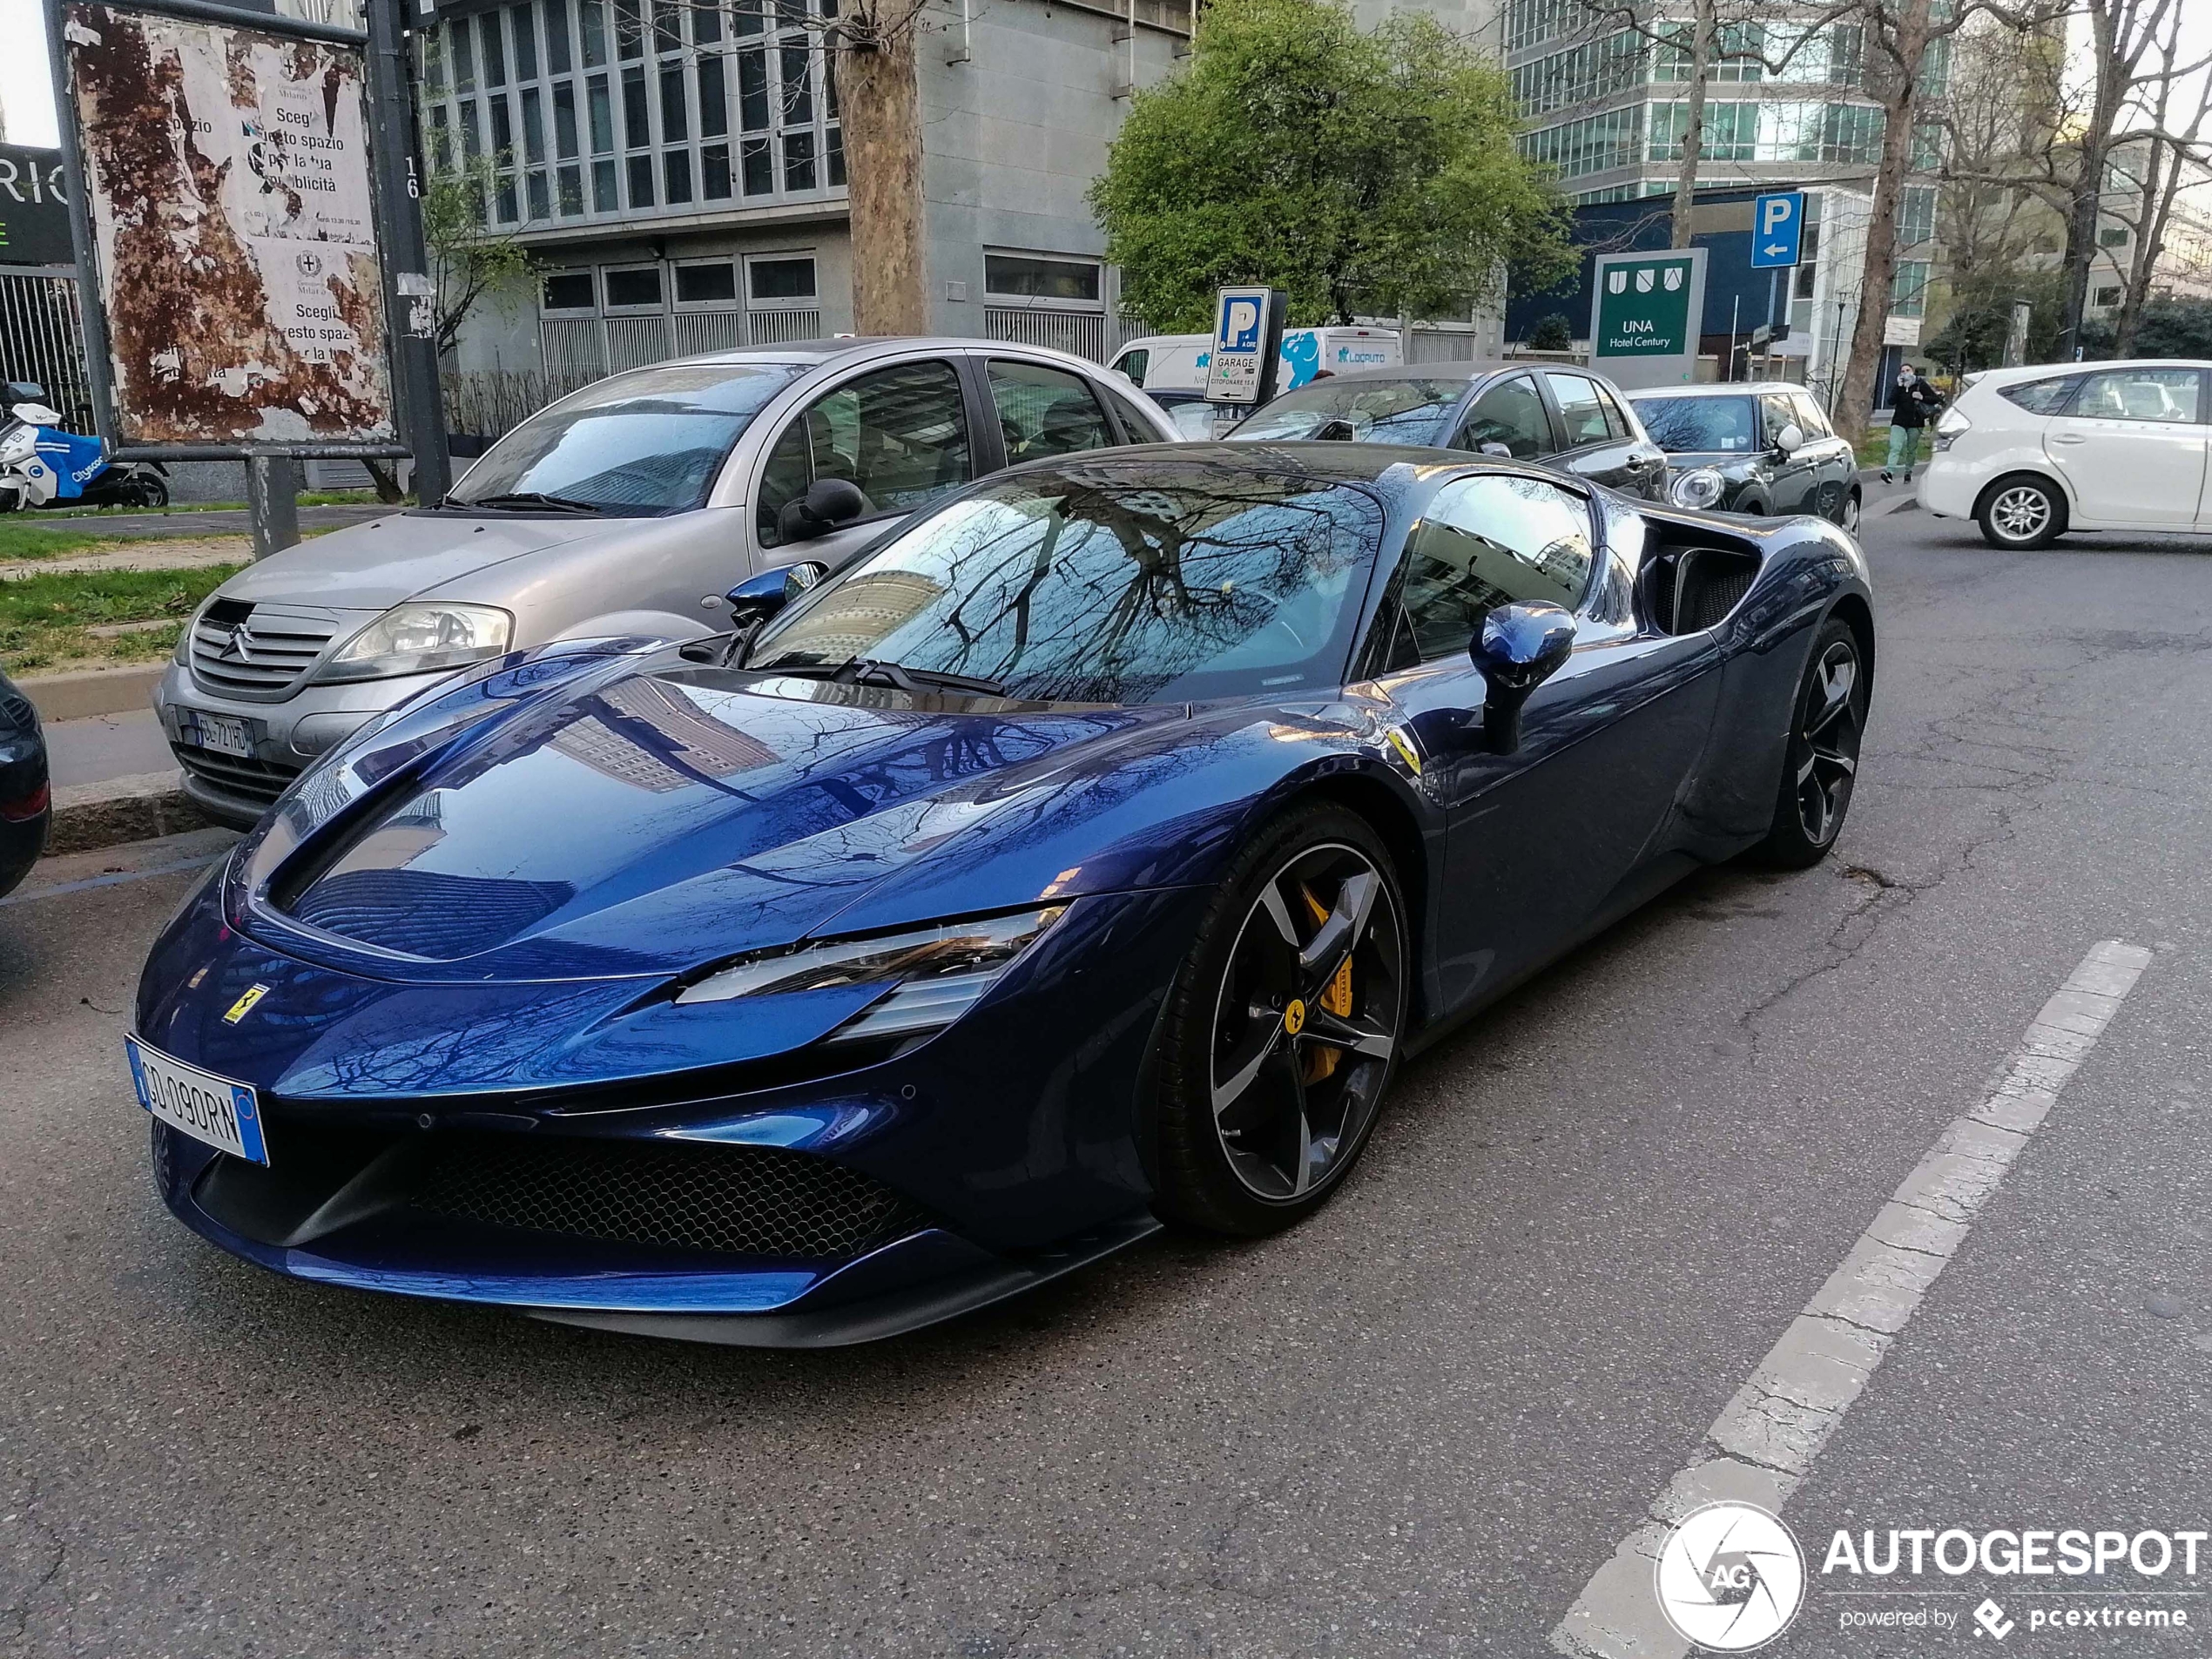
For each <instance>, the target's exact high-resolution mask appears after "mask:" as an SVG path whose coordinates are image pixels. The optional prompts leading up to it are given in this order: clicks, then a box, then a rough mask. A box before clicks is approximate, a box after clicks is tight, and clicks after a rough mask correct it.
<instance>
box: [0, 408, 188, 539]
mask: <svg viewBox="0 0 2212 1659" xmlns="http://www.w3.org/2000/svg"><path fill="white" fill-rule="evenodd" d="M45 395H46V388H44V387H43V386H40V385H39V384H38V383H37V381H0V404H4V405H5V407H6V408H7V411H8V415H7V418H6V420H5V421H0V512H15V511H17V510H19V509H24V508H29V507H47V506H54V505H59V504H66V505H71V506H81V507H108V506H115V507H166V506H167V505H168V504H169V483H168V469H166V468H165V467H164V466H162V464H161V463H160V462H158V461H156V462H143V461H133V462H125V463H124V464H123V465H122V466H119V467H115V466H110V465H109V464H108V460H107V446H106V445H105V444H104V443H103V442H101V441H100V440H99V439H98V438H88V437H86V436H84V435H83V434H81V433H77V432H66V431H64V430H63V429H62V426H61V419H62V416H61V411H60V410H58V409H55V408H49V407H48V406H47V405H46V403H45V402H44V398H45Z"/></svg>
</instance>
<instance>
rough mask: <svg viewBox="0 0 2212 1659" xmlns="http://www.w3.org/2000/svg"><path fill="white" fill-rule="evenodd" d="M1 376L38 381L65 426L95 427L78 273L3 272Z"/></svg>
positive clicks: (0, 288)
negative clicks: (86, 371) (86, 377)
mask: <svg viewBox="0 0 2212 1659" xmlns="http://www.w3.org/2000/svg"><path fill="white" fill-rule="evenodd" d="M0 378H4V379H7V380H11V381H37V382H38V383H39V384H40V385H41V386H43V387H44V388H46V401H47V402H48V403H49V404H50V405H51V406H52V407H53V408H56V409H57V410H59V411H60V413H61V416H62V424H63V425H64V427H67V428H71V429H72V430H75V431H78V432H90V431H91V429H92V393H91V388H90V387H89V386H87V385H86V384H85V381H84V325H83V323H82V322H81V321H80V320H79V319H78V312H77V280H76V279H75V278H74V277H70V276H57V275H54V274H52V273H48V272H29V271H10V272H5V273H0Z"/></svg>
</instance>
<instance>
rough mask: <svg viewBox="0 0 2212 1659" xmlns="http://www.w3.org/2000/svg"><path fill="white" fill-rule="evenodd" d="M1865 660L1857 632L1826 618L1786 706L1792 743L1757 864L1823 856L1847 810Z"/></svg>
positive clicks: (1804, 865) (1808, 862) (1861, 717)
mask: <svg viewBox="0 0 2212 1659" xmlns="http://www.w3.org/2000/svg"><path fill="white" fill-rule="evenodd" d="M1866 684H1867V682H1866V663H1865V653H1864V652H1863V651H1860V649H1859V644H1858V635H1857V634H1855V633H1853V632H1852V631H1851V628H1850V627H1849V625H1848V624H1844V623H1843V622H1840V621H1838V620H1837V619H1836V618H1835V617H1830V618H1829V619H1828V620H1827V621H1826V622H1825V623H1823V624H1821V628H1820V631H1819V632H1818V633H1817V635H1815V636H1814V637H1813V642H1812V656H1811V659H1810V660H1809V661H1808V662H1807V663H1806V664H1805V671H1804V678H1802V679H1800V680H1799V681H1798V682H1797V697H1796V698H1795V700H1794V701H1792V703H1791V705H1790V708H1791V712H1790V746H1789V749H1788V751H1787V752H1786V753H1785V755H1784V760H1783V765H1782V784H1781V787H1780V789H1779V791H1778V792H1777V795H1776V798H1775V804H1774V820H1773V822H1772V823H1771V824H1770V825H1769V826H1768V828H1767V833H1766V839H1765V840H1763V841H1761V842H1760V843H1759V844H1758V846H1756V847H1754V848H1753V849H1752V850H1751V856H1752V857H1753V859H1755V860H1757V862H1759V863H1761V864H1764V865H1767V866H1769V867H1771V868H1774V869H1780V870H1805V869H1810V868H1811V867H1813V866H1814V865H1816V864H1817V863H1819V862H1820V860H1823V859H1824V858H1826V857H1827V856H1828V854H1829V852H1830V851H1831V849H1832V848H1833V847H1834V846H1835V845H1836V837H1837V836H1838V834H1840V833H1842V831H1843V827H1844V816H1845V814H1847V813H1849V812H1850V811H1851V786H1852V785H1853V783H1854V781H1855V780H1856V779H1857V777H1858V749H1859V740H1860V738H1861V737H1862V736H1863V735H1864V733H1865V729H1866Z"/></svg>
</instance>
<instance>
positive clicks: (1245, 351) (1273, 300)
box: [1206, 287, 1288, 407]
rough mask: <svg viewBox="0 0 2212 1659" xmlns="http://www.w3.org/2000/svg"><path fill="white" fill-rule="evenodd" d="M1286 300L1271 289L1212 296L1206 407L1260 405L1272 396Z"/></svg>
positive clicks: (1229, 291)
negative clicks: (1211, 348)
mask: <svg viewBox="0 0 2212 1659" xmlns="http://www.w3.org/2000/svg"><path fill="white" fill-rule="evenodd" d="M1287 300H1288V296H1287V295H1285V293H1283V292H1282V291H1281V290H1280V289H1277V288H1270V287H1249V288H1244V287H1238V288H1223V289H1221V290H1220V291H1219V292H1218V293H1217V294H1216V295H1215V296H1214V322H1213V353H1212V356H1211V359H1210V360H1209V361H1208V362H1207V365H1206V401H1208V402H1210V403H1242V404H1244V405H1246V406H1248V407H1251V406H1256V405H1258V404H1261V403H1264V402H1266V401H1268V399H1270V398H1271V397H1273V396H1274V395H1275V381H1276V378H1277V375H1276V368H1277V364H1276V361H1275V360H1276V355H1277V354H1278V352H1279V351H1280V350H1281V349H1282V345H1283V313H1284V310H1285V306H1286V304H1287Z"/></svg>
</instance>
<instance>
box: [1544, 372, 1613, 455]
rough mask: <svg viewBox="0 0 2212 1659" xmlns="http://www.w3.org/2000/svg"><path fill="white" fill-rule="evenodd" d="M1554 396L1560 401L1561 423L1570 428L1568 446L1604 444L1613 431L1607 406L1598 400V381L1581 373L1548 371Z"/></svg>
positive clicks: (1568, 430) (1572, 447) (1571, 447)
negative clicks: (1606, 415) (1609, 426)
mask: <svg viewBox="0 0 2212 1659" xmlns="http://www.w3.org/2000/svg"><path fill="white" fill-rule="evenodd" d="M1546 373H1547V377H1548V379H1549V380H1550V381H1551V383H1552V396H1553V397H1554V398H1555V399H1557V400H1558V402H1559V415H1560V420H1561V423H1562V424H1563V425H1564V426H1565V427H1566V428H1567V447H1568V448H1570V449H1574V448H1580V447H1581V445H1583V444H1586V443H1604V442H1607V441H1608V440H1609V439H1610V438H1611V437H1612V435H1613V434H1612V430H1611V429H1610V428H1608V427H1607V425H1606V424H1605V405H1604V404H1602V403H1601V402H1599V401H1598V396H1597V382H1596V381H1593V380H1589V379H1587V378H1585V377H1584V376H1582V375H1581V374H1557V373H1554V372H1552V371H1546Z"/></svg>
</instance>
